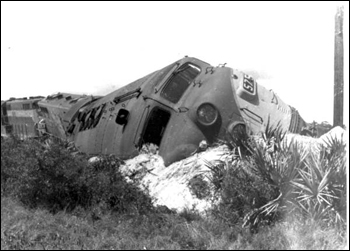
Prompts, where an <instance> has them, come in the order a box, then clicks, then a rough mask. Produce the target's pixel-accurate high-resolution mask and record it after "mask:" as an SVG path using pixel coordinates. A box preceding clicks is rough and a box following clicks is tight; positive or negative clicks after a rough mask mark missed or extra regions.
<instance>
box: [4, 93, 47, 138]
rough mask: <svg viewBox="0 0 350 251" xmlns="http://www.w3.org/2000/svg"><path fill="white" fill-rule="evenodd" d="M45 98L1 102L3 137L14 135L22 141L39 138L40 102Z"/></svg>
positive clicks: (12, 99)
mask: <svg viewBox="0 0 350 251" xmlns="http://www.w3.org/2000/svg"><path fill="white" fill-rule="evenodd" d="M43 98H44V97H43V96H36V97H29V99H28V98H18V99H15V98H11V99H10V100H8V101H6V102H3V101H2V102H1V135H2V136H4V135H8V134H11V133H12V134H14V135H16V136H18V137H19V138H21V139H25V138H31V137H36V136H37V130H36V123H37V122H38V120H39V114H38V102H39V101H40V100H42V99H43Z"/></svg>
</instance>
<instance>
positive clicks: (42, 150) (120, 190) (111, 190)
mask: <svg viewBox="0 0 350 251" xmlns="http://www.w3.org/2000/svg"><path fill="white" fill-rule="evenodd" d="M48 140H50V141H48ZM48 140H46V141H44V142H39V141H37V140H33V139H31V140H25V141H20V140H18V139H16V138H9V139H4V140H2V141H1V193H2V195H3V194H4V195H6V196H14V197H17V198H18V199H19V200H20V201H21V202H22V203H24V204H25V205H27V206H29V207H38V206H42V207H45V208H48V209H50V210H51V211H53V212H57V211H59V210H62V209H65V210H73V209H74V208H76V207H77V206H80V207H83V208H98V209H99V210H100V211H101V210H103V209H105V210H113V211H117V212H123V213H124V212H132V213H145V212H147V211H148V210H151V209H152V199H151V198H150V196H149V195H148V194H147V191H142V190H141V189H140V188H139V187H138V186H137V185H138V184H137V181H136V180H134V182H131V183H130V182H129V183H128V182H127V181H126V179H125V178H124V176H123V175H122V173H121V172H120V170H119V166H120V164H121V163H122V161H121V160H119V159H118V158H116V157H113V156H99V159H100V161H97V162H95V163H89V162H88V161H87V157H88V156H86V155H84V154H79V155H75V156H73V155H72V154H71V153H70V152H69V151H68V150H67V149H66V143H65V142H62V141H59V140H51V139H50V138H49V139H48Z"/></svg>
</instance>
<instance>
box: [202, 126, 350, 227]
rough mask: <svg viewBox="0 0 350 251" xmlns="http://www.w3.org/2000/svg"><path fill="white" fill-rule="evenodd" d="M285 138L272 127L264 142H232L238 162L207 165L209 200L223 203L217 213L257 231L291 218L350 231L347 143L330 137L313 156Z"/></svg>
mask: <svg viewBox="0 0 350 251" xmlns="http://www.w3.org/2000/svg"><path fill="white" fill-rule="evenodd" d="M284 137H285V134H284V133H283V132H282V131H281V130H279V129H278V128H277V129H276V128H275V129H272V128H270V127H269V125H268V126H267V129H266V131H265V132H264V133H262V135H261V137H241V138H239V139H238V140H237V141H232V142H231V149H232V153H233V156H234V158H233V161H231V162H227V161H226V162H216V163H209V162H207V167H208V168H209V169H210V174H211V175H210V177H209V180H210V181H211V184H210V185H211V187H212V188H213V190H214V191H215V192H214V196H212V197H210V196H209V198H208V199H212V200H213V199H215V200H216V201H219V203H217V205H216V207H215V209H214V211H213V212H214V213H215V214H216V215H217V216H219V217H220V218H222V219H225V221H226V222H228V223H230V224H237V223H242V224H243V226H249V227H250V229H251V230H253V231H257V228H258V227H263V226H265V225H266V224H267V225H269V224H274V223H276V222H278V221H282V220H283V219H284V218H285V217H286V216H287V215H297V216H298V217H302V218H303V219H304V220H309V219H311V220H314V221H316V222H320V223H322V224H323V225H325V226H334V227H338V228H340V229H343V230H345V229H346V190H347V184H346V176H347V171H346V151H345V142H342V141H339V140H337V139H335V138H330V139H329V140H328V141H327V142H326V144H325V145H319V151H317V152H311V151H309V150H307V149H306V148H304V147H303V146H301V145H300V144H298V143H297V142H293V141H291V142H290V143H289V144H287V143H286V142H287V141H283V139H284ZM237 142H238V143H237ZM237 153H240V154H237ZM210 185H209V186H210Z"/></svg>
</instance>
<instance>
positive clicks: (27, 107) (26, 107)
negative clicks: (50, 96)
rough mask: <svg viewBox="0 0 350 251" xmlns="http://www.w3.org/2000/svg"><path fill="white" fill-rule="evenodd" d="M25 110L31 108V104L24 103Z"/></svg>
mask: <svg viewBox="0 0 350 251" xmlns="http://www.w3.org/2000/svg"><path fill="white" fill-rule="evenodd" d="M22 106H23V110H30V104H23V105H22Z"/></svg>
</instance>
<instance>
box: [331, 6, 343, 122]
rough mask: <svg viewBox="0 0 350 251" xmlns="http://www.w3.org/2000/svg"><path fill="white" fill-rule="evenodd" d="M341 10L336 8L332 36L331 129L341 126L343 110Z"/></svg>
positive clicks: (341, 8)
mask: <svg viewBox="0 0 350 251" xmlns="http://www.w3.org/2000/svg"><path fill="white" fill-rule="evenodd" d="M343 10H344V7H343V6H340V7H337V13H336V15H335V34H334V104H333V127H334V126H341V127H342V126H343V109H344V103H343V101H344V48H343Z"/></svg>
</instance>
